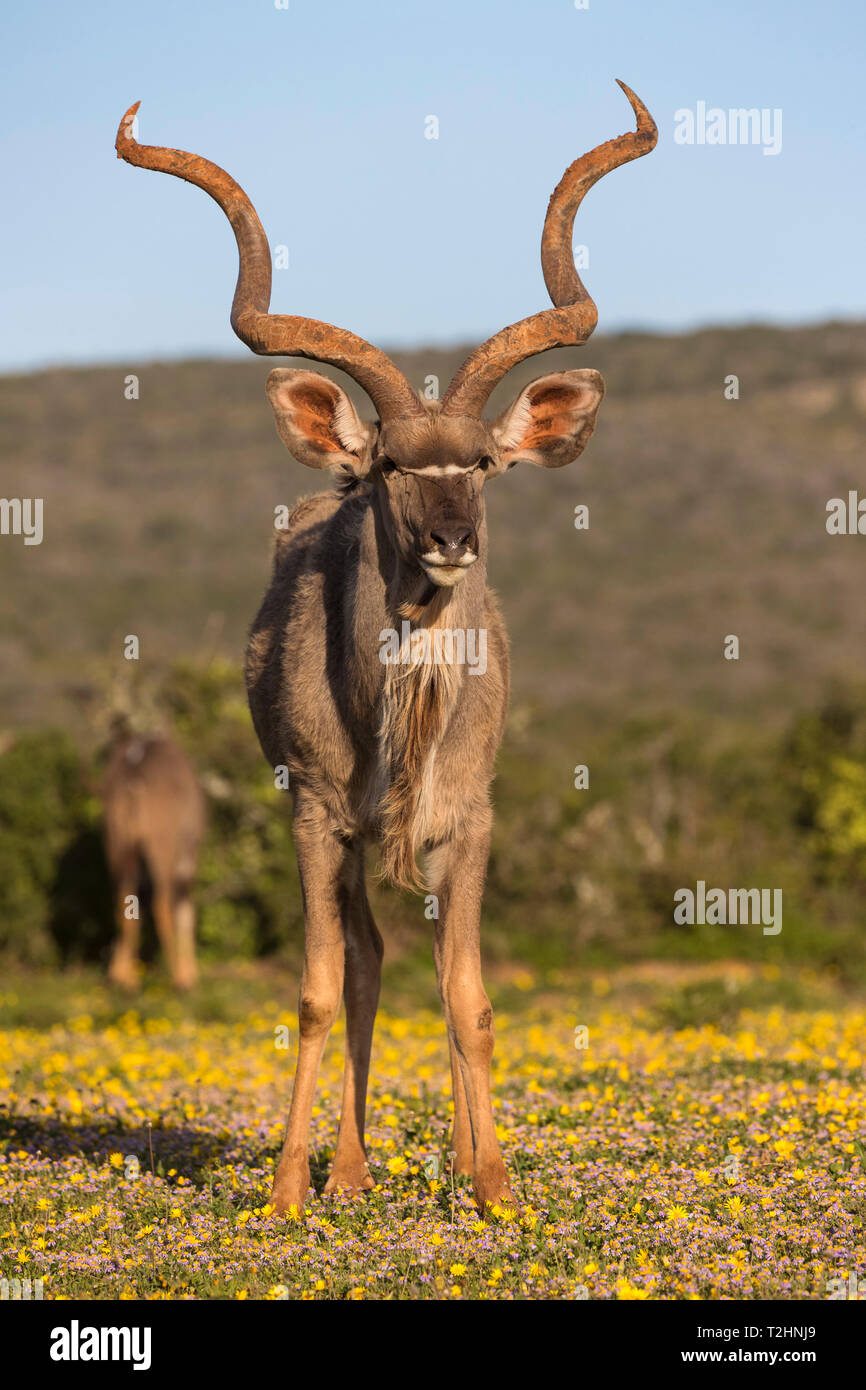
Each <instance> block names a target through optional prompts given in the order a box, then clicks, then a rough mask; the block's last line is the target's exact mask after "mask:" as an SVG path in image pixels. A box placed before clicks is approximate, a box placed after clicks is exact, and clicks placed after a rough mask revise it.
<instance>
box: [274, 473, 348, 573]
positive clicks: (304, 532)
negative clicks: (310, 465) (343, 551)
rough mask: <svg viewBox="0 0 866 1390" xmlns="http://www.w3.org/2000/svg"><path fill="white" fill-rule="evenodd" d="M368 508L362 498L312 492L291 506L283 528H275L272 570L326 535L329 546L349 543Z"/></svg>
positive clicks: (340, 492) (337, 492)
mask: <svg viewBox="0 0 866 1390" xmlns="http://www.w3.org/2000/svg"><path fill="white" fill-rule="evenodd" d="M367 506H368V499H367V496H366V494H354V493H349V494H348V495H347V494H346V493H345V491H342V490H340V489H334V490H332V491H330V492H314V493H312V494H311V495H310V496H308V497H302V498H300V500H299V501H298V502H296V503H295V505H294V507H293V508H292V510H291V512H290V513H289V516H288V518H287V520H286V522H285V524H284V525H282V526H278V527H277V531H276V542H275V547H274V566H275V568H277V569H279V568H280V566H281V565H282V564H283V562H284V561H285V560H286V559H287V558H288V557H289V556H290V555H293V554H295V553H297V552H298V551H299V550H302V549H303V550H306V549H308V548H310V547H315V546H316V545H317V544H320V543H322V542H324V540H325V535H326V533H327V540H328V544H329V546H331V547H333V546H334V545H335V544H338V543H339V541H340V540H341V539H342V540H344V541H345V540H348V539H351V538H352V537H353V536H354V535H357V532H358V530H359V528H360V525H361V521H362V519H363V514H364V512H365V511H366V509H367Z"/></svg>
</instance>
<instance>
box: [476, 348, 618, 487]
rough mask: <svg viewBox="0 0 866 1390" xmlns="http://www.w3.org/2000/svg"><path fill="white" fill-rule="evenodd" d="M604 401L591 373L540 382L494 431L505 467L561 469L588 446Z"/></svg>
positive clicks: (526, 391) (557, 374)
mask: <svg viewBox="0 0 866 1390" xmlns="http://www.w3.org/2000/svg"><path fill="white" fill-rule="evenodd" d="M603 396H604V381H603V380H602V377H601V375H600V373H599V372H594V371H592V370H591V369H590V368H586V369H584V370H583V371H574V372H554V373H552V374H551V375H550V376H542V377H539V378H538V380H537V381H533V382H532V383H531V384H530V385H529V386H527V387H525V388H524V390H523V391H521V393H520V395H519V396H518V397H517V400H516V401H515V402H514V404H513V405H512V406H511V408H510V409H509V410H506V411H505V412H504V413H503V414H502V415H500V417H499V419H498V420H497V421H496V423H495V425H494V426H493V435H494V438H495V439H496V442H497V444H498V445H499V452H500V455H501V458H502V462H503V464H504V465H505V466H506V467H508V468H510V467H511V466H512V465H513V464H515V463H535V464H538V465H539V467H541V468H562V466H563V464H566V463H572V462H573V460H574V459H576V458H577V457H578V455H579V454H582V453H583V450H584V448H585V447H586V445H587V444H588V443H589V440H590V437H591V435H592V432H593V430H594V429H595V417H596V415H597V414H598V407H599V406H600V405H601V402H602V398H603Z"/></svg>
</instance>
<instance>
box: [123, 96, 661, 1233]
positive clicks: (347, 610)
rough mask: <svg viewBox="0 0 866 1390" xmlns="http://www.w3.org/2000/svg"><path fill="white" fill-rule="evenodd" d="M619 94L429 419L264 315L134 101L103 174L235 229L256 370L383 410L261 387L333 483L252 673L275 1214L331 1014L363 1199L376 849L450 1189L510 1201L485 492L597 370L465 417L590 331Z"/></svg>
mask: <svg viewBox="0 0 866 1390" xmlns="http://www.w3.org/2000/svg"><path fill="white" fill-rule="evenodd" d="M619 85H620V86H621V87H622V89H623V91H624V92H625V94H626V96H627V97H628V99H629V101H630V103H631V106H632V109H633V111H634V113H635V116H636V119H637V128H636V130H634V131H632V132H631V133H629V134H626V135H622V136H620V137H619V138H618V139H615V140H610V141H608V142H607V143H606V144H603V145H600V146H598V148H596V149H594V150H592V151H591V152H590V153H589V154H585V155H584V156H583V157H582V158H581V159H578V160H577V161H576V162H575V163H574V164H572V165H571V166H570V167H569V168H568V169H567V170H566V172H565V174H564V176H563V178H562V180H561V182H560V183H559V185H558V186H557V188H556V190H555V191H554V193H553V196H552V198H551V200H550V206H549V208H548V212H547V218H546V221H545V224H544V232H543V236H542V242H541V263H542V268H543V272H544V279H545V282H546V285H547V289H548V291H549V293H550V297H551V299H552V301H553V305H554V307H553V308H552V309H547V310H544V311H542V312H540V313H537V314H535V315H533V316H532V317H531V318H527V319H523V320H522V321H520V322H518V323H514V324H512V325H511V326H510V327H508V328H505V329H503V330H502V331H501V332H500V333H497V334H496V335H495V336H494V337H492V338H490V339H489V340H488V341H487V342H485V343H483V344H482V345H481V346H480V347H478V348H476V349H475V351H473V352H472V353H471V354H470V356H469V357H468V358H467V359H466V361H465V362H464V363H463V365H462V366H461V368H460V370H459V371H458V372H457V375H456V376H455V377H454V380H453V381H452V382H451V384H450V386H449V387H448V390H447V392H446V393H445V396H444V397H443V399H442V400H441V401H422V400H421V399H420V398H419V396H418V395H417V394H416V392H415V391H414V390H413V389H412V387H411V386H410V385H409V383H408V382H407V381H406V379H405V378H404V377H403V376H402V375H401V373H400V372H399V371H398V370H397V368H396V367H395V366H394V364H393V363H392V362H391V361H390V359H389V358H388V357H387V356H386V355H385V354H384V353H383V352H381V351H380V350H379V349H377V348H375V347H372V346H371V345H370V344H369V343H366V342H364V341H363V340H362V339H361V338H357V337H355V335H354V334H352V333H349V332H346V331H345V330H343V329H340V328H334V327H333V326H331V325H330V324H326V323H320V322H317V321H315V320H312V319H307V318H300V317H288V316H285V315H281V314H271V313H269V312H268V306H269V303H270V290H271V255H270V250H269V247H268V243H267V239H266V237H265V233H264V230H263V228H262V225H261V223H260V221H259V219H258V217H257V215H256V213H255V210H254V208H253V206H252V204H251V203H250V201H249V199H248V198H247V196H246V194H245V193H244V192H243V191H242V189H241V188H240V187H239V186H238V184H237V183H235V181H234V180H233V179H232V178H230V177H229V175H228V174H226V173H225V172H224V171H223V170H222V169H219V168H218V167H217V166H216V165H214V164H211V163H209V162H208V161H207V160H204V159H201V158H199V157H198V156H196V155H191V154H185V153H183V152H182V151H179V150H171V149H160V148H155V147H148V146H141V145H139V144H137V143H136V141H135V139H134V138H133V135H132V122H133V118H134V116H135V112H136V111H137V109H138V105H137V104H136V105H135V106H133V107H131V108H130V110H129V111H128V112H127V114H126V116H125V117H124V119H123V121H122V122H121V125H120V129H119V131H118V136H117V151H118V154H119V155H120V157H121V158H123V159H125V160H127V161H128V162H129V163H131V164H137V165H141V166H143V167H144V168H148V169H158V170H161V171H163V172H164V173H169V174H175V175H177V176H178V177H179V178H183V179H186V180H188V181H189V182H190V183H194V184H197V185H198V186H199V187H200V188H203V189H204V190H205V192H206V193H209V194H210V196H211V197H212V198H214V199H215V200H216V202H217V203H219V205H220V207H221V208H222V209H223V211H224V212H225V214H226V216H227V217H228V219H229V221H230V222H231V225H232V227H233V229H234V233H235V238H236V240H237V244H238V251H239V258H240V272H239V275H238V281H237V286H236V289H235V295H234V302H233V305H232V314H231V322H232V327H233V328H234V330H235V332H236V333H237V335H238V337H240V338H241V339H242V341H243V342H244V343H246V344H247V345H248V346H249V347H250V348H252V350H253V351H254V352H257V353H262V354H265V355H272V356H277V355H282V354H285V355H287V356H297V357H307V358H312V359H314V360H317V361H319V362H327V363H330V364H331V365H332V366H334V367H338V368H340V369H341V370H342V371H344V372H346V373H347V374H348V375H349V376H351V377H353V378H354V380H355V381H356V382H357V383H358V385H360V386H361V387H363V389H364V390H365V391H366V393H367V395H368V396H369V397H370V399H371V400H372V402H373V404H374V406H375V408H376V410H377V412H378V419H377V420H376V422H375V423H373V424H368V423H365V422H363V421H362V420H361V419H360V418H359V417H358V415H357V413H356V411H355V408H354V406H353V405H352V403H351V401H350V400H349V397H348V396H347V395H346V394H345V392H344V391H343V390H342V388H341V387H340V386H338V385H336V384H335V383H334V382H333V381H331V380H330V379H327V378H324V377H322V376H320V375H318V374H317V373H315V372H311V371H303V370H294V369H291V370H290V369H287V368H277V369H276V370H274V371H272V372H271V374H270V376H269V378H268V385H267V389H268V395H269V397H270V400H271V404H272V406H273V409H274V413H275V416H276V424H277V429H278V431H279V434H280V437H281V438H282V440H283V443H284V444H285V445H286V446H287V448H288V449H289V451H290V452H291V453H292V454H293V455H294V456H295V458H297V459H298V460H300V462H302V463H304V464H307V465H308V466H309V467H311V468H331V469H333V470H334V471H335V473H336V474H337V476H338V479H339V482H340V485H339V486H338V488H337V490H336V491H332V492H328V493H320V494H318V495H316V496H314V497H311V498H309V499H307V500H305V501H302V502H300V503H299V504H298V506H297V507H296V508H295V510H294V512H293V513H292V516H291V518H290V521H289V525H288V528H287V530H286V531H285V533H284V534H283V535H282V536H281V537H280V539H279V541H278V544H277V549H276V556H275V561H274V569H273V575H272V579H271V584H270V588H269V589H268V591H267V594H266V596H265V599H264V602H263V604H262V607H261V610H260V612H259V614H258V617H257V618H256V620H255V622H254V624H253V628H252V633H251V636H250V641H249V647H248V651H247V662H246V675H247V686H248V691H249V700H250V707H251V710H252V717H253V722H254V724H255V727H256V731H257V733H258V736H259V740H260V742H261V745H262V749H263V750H264V754H265V757H266V758H267V759H268V760H269V762H270V763H271V764H272V765H273V766H275V767H277V766H283V767H286V768H287V769H288V772H289V777H290V786H291V790H292V794H293V803H294V839H295V848H296V851H297V856H298V863H299V867H300V874H301V884H302V890H303V900H304V913H305V930H306V938H305V957H304V968H303V976H302V982H301V990H300V1000H299V1008H298V1013H299V1033H300V1045H299V1055H298V1063H297V1071H296V1075H295V1083H294V1089H293V1093H292V1102H291V1109H290V1113H289V1119H288V1126H287V1131H286V1138H285V1143H284V1147H283V1151H282V1155H281V1158H280V1162H279V1165H278V1168H277V1171H276V1176H275V1181H274V1189H273V1195H272V1200H273V1202H274V1204H275V1206H276V1208H277V1209H278V1210H286V1209H288V1208H290V1207H293V1206H295V1207H297V1208H300V1207H301V1206H302V1204H303V1203H304V1201H305V1199H306V1197H307V1193H308V1189H309V1183H310V1169H309V1163H308V1156H307V1145H308V1135H309V1125H310V1116H311V1109H312V1104H313V1095H314V1089H315V1084H316V1077H317V1073H318V1069H319V1064H320V1061H321V1058H322V1054H323V1051H324V1047H325V1041H326V1038H327V1036H328V1032H329V1030H330V1028H331V1025H332V1024H333V1022H334V1019H335V1018H336V1015H337V1012H338V1010H339V1007H340V1001H341V997H343V998H344V999H345V1006H346V1031H347V1049H346V1069H345V1080H344V1088H343V1104H342V1112H341V1118H340V1127H339V1134H338V1139H337V1147H336V1153H335V1157H334V1165H333V1170H332V1172H331V1175H330V1178H329V1179H328V1182H327V1184H326V1186H325V1192H329V1191H333V1190H335V1189H337V1188H348V1189H360V1188H369V1187H371V1186H372V1185H373V1181H372V1178H371V1176H370V1173H369V1170H368V1167H367V1159H366V1151H365V1142H364V1113H365V1104H366V1089H367V1077H368V1070H369V1061H370V1049H371V1041H372V1032H373V1021H374V1017H375V1013H376V1007H377V1003H378V996H379V980H380V964H381V958H382V941H381V937H380V935H379V932H378V930H377V928H376V924H375V922H374V921H373V917H372V914H371V912H370V907H369V904H368V901H367V894H366V888H365V881H364V844H365V841H368V840H378V841H379V843H380V845H381V850H382V862H383V870H384V873H385V874H386V876H387V877H388V878H390V880H391V881H392V882H394V883H396V884H401V885H407V884H412V883H416V882H417V881H418V875H417V871H416V868H415V853H416V850H418V849H423V850H424V851H426V853H427V887H428V888H429V890H430V892H431V893H432V894H434V895H435V901H437V902H438V915H437V916H436V919H435V925H434V932H433V935H434V940H433V954H434V959H435V963H436V971H437V978H438V984H439V990H440V993H441V997H442V1001H443V1006H444V1012H445V1019H446V1023H447V1030H448V1041H449V1047H450V1060H451V1076H452V1085H453V1098H454V1128H453V1137H452V1148H453V1152H454V1155H455V1160H454V1162H455V1170H456V1171H458V1172H461V1173H467V1174H471V1175H472V1178H473V1187H474V1193H475V1199H476V1202H477V1204H478V1206H479V1209H480V1210H481V1211H482V1212H484V1210H485V1208H486V1207H487V1205H488V1204H490V1203H495V1202H497V1201H502V1200H512V1199H511V1193H510V1190H509V1184H508V1177H507V1174H506V1170H505V1166H504V1164H503V1161H502V1157H501V1154H500V1149H499V1143H498V1141H497V1137H496V1132H495V1125H494V1117H493V1109H492V1105H491V1100H490V1061H491V1056H492V1053H493V1015H492V1011H491V1008H490V1001H489V999H488V997H487V994H486V992H485V989H484V985H483V983H482V979H481V969H480V946H479V921H480V911H481V896H482V890H483V885H484V879H485V873H486V866H487V857H488V846H489V836H490V825H491V810H490V799H489V786H490V782H491V778H492V775H493V764H494V758H495V755H496V751H497V748H498V745H499V742H500V739H501V736H502V732H503V725H504V721H505V713H506V703H507V698H508V680H509V668H508V648H507V641H506V635H505V630H504V627H503V623H502V619H501V617H500V614H499V609H498V607H497V604H496V600H495V598H494V597H493V595H492V594H491V593H490V591H489V590H488V589H487V587H486V582H485V575H486V568H487V530H486V526H485V520H484V500H483V488H484V485H485V483H486V482H487V481H488V479H490V478H492V477H495V476H497V475H498V474H500V473H504V472H506V470H507V469H509V468H512V467H513V466H514V465H515V464H517V463H523V462H526V463H533V464H537V465H540V466H541V467H543V468H560V467H562V466H563V465H564V464H567V463H570V462H571V461H572V460H573V459H575V458H577V456H578V455H579V454H580V453H581V451H582V450H583V448H584V446H585V445H586V443H587V441H588V440H589V438H590V435H591V434H592V432H593V429H594V427H595V420H596V414H597V412H598V408H599V405H600V404H601V399H602V395H603V393H604V383H603V381H602V378H601V377H600V375H599V374H598V372H595V371H591V370H582V371H563V372H557V373H555V374H553V375H549V376H544V377H541V378H540V379H539V380H537V381H534V382H533V383H532V384H531V385H529V386H527V387H526V388H525V389H524V390H523V391H521V392H520V394H519V395H518V397H517V399H516V400H515V402H514V404H513V405H512V406H511V407H510V408H509V409H508V410H506V411H505V412H504V413H503V414H502V415H501V416H500V417H499V418H498V419H497V420H495V421H487V420H483V419H482V410H483V409H484V406H485V404H486V402H487V399H488V397H489V395H490V393H491V391H492V390H493V388H494V386H495V385H496V384H497V382H499V380H500V379H501V378H502V377H503V376H504V375H505V374H506V372H508V371H509V369H510V368H512V367H514V366H516V365H517V364H518V363H520V362H522V361H523V360H524V359H525V358H527V357H531V356H533V355H534V354H535V353H539V352H542V351H544V350H545V349H547V348H554V347H559V346H567V345H577V344H581V343H583V342H585V341H586V339H587V338H588V337H589V335H590V334H591V333H592V331H593V329H594V328H595V325H596V321H597V311H596V307H595V304H594V303H593V301H592V299H591V298H590V296H589V294H588V293H587V291H586V290H585V289H584V287H583V285H582V283H581V281H580V278H579V276H578V275H577V272H576V269H575V265H574V258H573V255H572V249H571V237H572V228H573V223H574V216H575V213H576V211H577V208H578V206H579V204H580V202H581V200H582V198H583V196H584V194H585V193H586V192H587V190H588V189H590V188H591V187H592V185H593V184H594V183H595V182H596V181H597V180H598V179H600V178H601V177H602V176H603V175H604V174H606V173H608V172H609V171H610V170H612V169H615V168H617V167H618V166H619V165H621V164H624V163H626V162H627V161H628V160H631V159H635V158H637V157H638V156H640V155H643V154H646V153H647V152H648V151H649V150H651V149H652V148H653V146H654V145H655V142H656V138H657V132H656V127H655V124H654V122H653V120H652V117H651V116H650V114H649V112H648V111H647V109H646V107H645V106H644V105H643V103H642V102H641V101H640V100H639V98H638V97H637V96H635V94H634V93H633V92H632V91H630V89H629V88H628V87H626V86H625V84H624V83H620V84H619ZM404 624H405V625H406V626H404ZM443 630H447V632H448V633H449V634H450V636H451V638H454V636H455V635H457V636H459V635H460V634H461V633H462V634H463V635H464V637H465V636H466V635H467V634H471V633H473V632H474V633H477V632H484V633H486V635H487V662H486V669H485V670H484V671H483V673H482V672H481V671H480V670H479V671H473V672H471V673H470V672H469V671H467V669H466V667H465V665H464V666H461V665H459V664H458V663H457V662H455V661H453V660H452V661H444V662H439V663H438V664H437V663H433V662H431V661H428V660H424V657H423V652H424V650H425V648H424V646H423V641H418V640H416V639H418V638H419V636H420V637H422V638H423V635H424V634H427V637H428V638H429V636H430V634H431V633H435V632H436V631H443ZM397 632H400V633H402V634H403V637H402V642H401V645H400V657H399V660H398V661H397V662H396V663H388V662H384V661H383V660H382V659H380V655H381V651H382V646H381V644H382V641H383V639H384V638H386V637H387V636H388V635H389V634H390V633H397ZM452 651H453V649H452ZM419 653H420V655H419Z"/></svg>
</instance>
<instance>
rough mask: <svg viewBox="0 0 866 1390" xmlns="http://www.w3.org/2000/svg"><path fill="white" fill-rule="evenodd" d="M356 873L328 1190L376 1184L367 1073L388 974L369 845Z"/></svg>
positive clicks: (349, 906)
mask: <svg viewBox="0 0 866 1390" xmlns="http://www.w3.org/2000/svg"><path fill="white" fill-rule="evenodd" d="M354 867H355V873H356V875H357V876H356V878H355V879H354V881H353V882H352V884H351V886H350V888H349V890H348V893H347V897H346V902H345V910H344V914H343V928H344V939H345V979H344V982H343V995H344V998H345V1002H346V1071H345V1076H344V1079H343V1104H342V1109H341V1112H340V1132H339V1135H338V1138H337V1151H336V1153H335V1155H334V1167H333V1170H332V1172H331V1176H330V1177H329V1178H328V1181H327V1183H326V1184H325V1192H333V1191H335V1190H337V1189H338V1188H348V1189H352V1190H358V1189H361V1188H371V1187H373V1186H374V1183H373V1179H372V1177H371V1176H370V1170H369V1169H368V1167H367V1151H366V1145H365V1142H364V1122H365V1116H366V1110H367V1078H368V1076H369V1072H370V1050H371V1048H372V1043H373V1024H374V1022H375V1019H376V1009H377V1007H378V1004H379V985H380V981H381V975H382V938H381V936H380V935H379V930H378V928H377V926H376V923H375V922H374V920H373V914H372V912H371V911H370V904H369V903H368V901H367V888H366V884H365V882H364V851H363V846H361V845H359V846H358V849H357V851H356V855H355V866H354Z"/></svg>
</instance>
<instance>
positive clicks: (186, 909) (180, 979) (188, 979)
mask: <svg viewBox="0 0 866 1390" xmlns="http://www.w3.org/2000/svg"><path fill="white" fill-rule="evenodd" d="M174 932H175V975H174V983H175V985H176V986H177V988H178V989H192V988H193V986H194V985H195V984H196V983H197V982H198V966H197V964H196V958H195V904H194V903H193V900H192V893H191V892H190V885H189V884H188V883H187V882H186V881H182V882H181V883H179V884H177V885H176V886H175V891H174Z"/></svg>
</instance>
